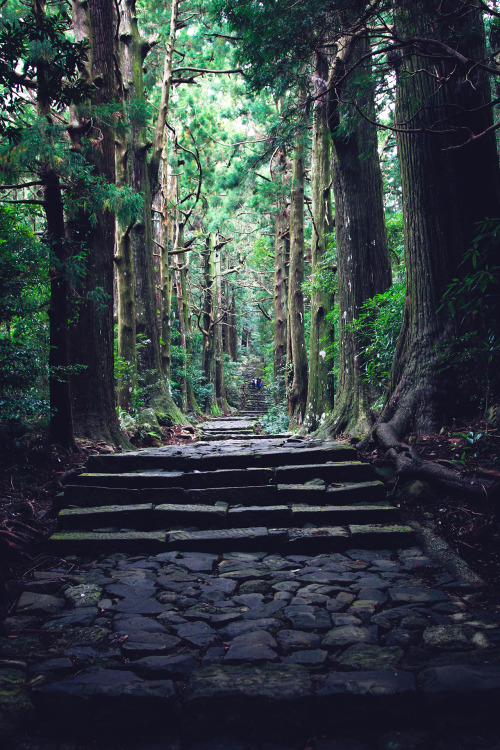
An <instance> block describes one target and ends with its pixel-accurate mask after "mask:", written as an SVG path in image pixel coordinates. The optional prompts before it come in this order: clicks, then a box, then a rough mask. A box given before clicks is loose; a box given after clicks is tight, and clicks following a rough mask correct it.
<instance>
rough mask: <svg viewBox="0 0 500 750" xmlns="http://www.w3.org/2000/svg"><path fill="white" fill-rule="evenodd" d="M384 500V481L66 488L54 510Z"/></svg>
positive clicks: (347, 502)
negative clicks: (198, 486) (332, 483)
mask: <svg viewBox="0 0 500 750" xmlns="http://www.w3.org/2000/svg"><path fill="white" fill-rule="evenodd" d="M384 499H385V488H384V485H383V484H382V482H377V481H375V482H360V483H354V484H345V485H341V486H336V485H334V486H331V487H328V488H325V486H322V487H318V486H315V485H309V486H308V485H275V484H265V485H257V486H243V487H212V488H202V489H190V490H186V489H184V488H182V487H169V488H154V487H152V488H147V489H129V488H124V487H98V486H91V487H89V486H86V485H83V484H81V485H79V484H75V485H67V486H66V488H65V491H64V494H61V495H58V496H57V499H56V502H55V507H56V509H60V508H62V507H64V506H68V505H71V506H89V507H90V506H97V505H122V506H123V505H143V504H145V503H153V504H154V505H158V504H161V503H170V504H172V503H180V504H189V505H192V504H202V505H210V504H214V503H217V502H224V503H228V504H229V505H287V504H290V503H302V504H304V503H312V504H314V505H325V504H326V505H352V504H355V503H360V502H363V503H366V502H377V501H378V502H380V501H383V500H384Z"/></svg>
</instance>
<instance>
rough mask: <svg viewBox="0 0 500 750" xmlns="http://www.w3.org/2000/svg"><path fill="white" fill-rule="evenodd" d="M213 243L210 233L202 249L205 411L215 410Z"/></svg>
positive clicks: (214, 240) (214, 241)
mask: <svg viewBox="0 0 500 750" xmlns="http://www.w3.org/2000/svg"><path fill="white" fill-rule="evenodd" d="M215 243H216V235H215V234H213V233H212V234H210V235H209V236H208V237H207V239H206V243H205V251H204V299H203V322H202V331H203V350H202V362H201V366H202V370H203V376H204V381H205V385H210V386H211V387H212V392H211V394H210V396H208V397H207V399H206V401H205V404H204V411H205V412H216V411H217V401H216V397H215V387H214V384H215V353H214V292H215Z"/></svg>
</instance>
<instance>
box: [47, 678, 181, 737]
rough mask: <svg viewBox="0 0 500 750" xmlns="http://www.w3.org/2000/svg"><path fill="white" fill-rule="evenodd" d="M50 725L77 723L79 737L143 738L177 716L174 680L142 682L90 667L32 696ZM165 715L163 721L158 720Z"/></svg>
mask: <svg viewBox="0 0 500 750" xmlns="http://www.w3.org/2000/svg"><path fill="white" fill-rule="evenodd" d="M34 698H35V702H37V703H41V705H42V707H43V712H44V719H45V720H46V721H50V722H54V721H57V725H58V726H65V725H69V726H70V727H72V728H74V723H75V722H79V729H78V731H79V734H81V735H83V736H85V735H87V734H90V735H91V736H94V737H95V736H96V733H97V734H101V735H109V734H113V735H115V734H122V733H123V734H128V733H130V734H132V735H134V734H142V733H143V732H144V731H146V732H148V731H150V729H151V726H152V725H154V724H158V723H159V722H160V721H161V722H165V721H167V722H168V721H169V720H170V721H171V720H172V719H173V718H174V716H175V704H174V698H175V688H174V685H173V682H172V681H171V680H158V679H156V680H143V679H142V678H140V677H138V676H137V675H136V674H134V672H131V671H127V670H119V669H101V668H90V669H88V670H83V671H81V672H80V673H78V674H77V675H75V676H74V677H71V678H70V679H68V680H64V681H62V682H54V683H52V684H49V685H43V686H42V687H41V688H39V689H38V690H36V691H35V693H34ZM160 717H161V718H160Z"/></svg>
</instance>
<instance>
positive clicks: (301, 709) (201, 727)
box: [184, 664, 313, 742]
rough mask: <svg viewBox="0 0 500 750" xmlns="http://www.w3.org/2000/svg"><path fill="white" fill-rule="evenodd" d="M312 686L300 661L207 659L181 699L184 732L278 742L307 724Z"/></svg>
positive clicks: (194, 735) (191, 736)
mask: <svg viewBox="0 0 500 750" xmlns="http://www.w3.org/2000/svg"><path fill="white" fill-rule="evenodd" d="M312 698H313V691H312V684H311V679H310V676H309V672H308V670H307V669H306V668H305V667H303V666H301V665H295V664H291V665H277V664H266V665H258V664H256V665H253V666H233V665H216V664H214V665H211V666H209V667H204V668H202V669H200V671H199V672H198V673H197V674H195V675H193V678H192V680H191V682H190V683H189V686H188V691H187V694H186V699H185V717H186V721H185V725H184V731H185V733H186V734H187V736H188V737H190V738H191V739H192V738H195V737H200V738H204V739H205V738H206V737H207V736H214V735H215V736H218V737H220V736H224V735H225V734H229V735H233V736H235V735H236V736H239V737H241V736H242V733H243V734H244V736H245V738H257V737H260V738H262V739H264V738H265V739H266V740H268V741H269V740H271V741H272V740H274V741H280V742H282V741H283V740H284V739H287V738H292V737H294V736H295V734H296V732H299V733H302V732H303V731H304V727H305V726H310V725H311V720H312V706H313V702H312Z"/></svg>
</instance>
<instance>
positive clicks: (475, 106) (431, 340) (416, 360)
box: [382, 0, 500, 438]
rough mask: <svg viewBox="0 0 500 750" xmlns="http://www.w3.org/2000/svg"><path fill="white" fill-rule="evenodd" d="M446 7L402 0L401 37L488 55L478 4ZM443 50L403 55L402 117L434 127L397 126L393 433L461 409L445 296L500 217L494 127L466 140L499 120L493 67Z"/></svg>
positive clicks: (413, 48) (402, 121)
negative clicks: (484, 230)
mask: <svg viewBox="0 0 500 750" xmlns="http://www.w3.org/2000/svg"><path fill="white" fill-rule="evenodd" d="M446 10H447V13H446V16H445V15H444V13H443V15H441V12H440V10H439V9H435V8H431V7H430V6H429V4H428V3H425V2H415V1H414V0H411V1H410V0H398V2H397V3H396V7H395V31H396V33H397V34H398V35H400V36H401V38H403V39H404V38H405V37H406V36H408V35H410V36H419V37H425V38H427V39H431V40H432V39H436V40H438V41H440V42H445V43H447V44H448V45H449V46H451V47H453V48H455V49H457V50H458V51H459V52H460V53H461V54H462V55H463V56H464V57H465V58H466V59H470V60H478V59H483V57H484V54H485V41H484V28H483V23H482V18H481V13H480V11H479V9H478V8H477V7H476V6H475V5H474V4H472V3H470V4H464V3H463V2H460V0H452V1H451V2H449V3H448V4H447V9H446ZM439 49H440V48H437V47H436V46H434V47H432V43H431V46H430V47H429V46H425V44H424V46H422V45H419V44H418V43H417V44H413V45H410V46H409V47H408V48H406V49H405V51H404V53H403V54H402V56H401V57H400V58H399V59H398V60H397V61H396V72H397V101H396V124H397V125H398V126H400V127H401V128H403V129H405V126H406V127H407V126H408V124H410V126H411V128H412V129H417V130H418V129H420V128H421V129H425V130H426V131H427V132H420V133H419V132H417V133H405V132H398V133H397V146H398V155H399V160H400V164H401V180H402V190H403V209H404V214H403V215H404V231H405V262H406V273H407V292H406V305H405V314H404V322H403V327H402V330H401V333H400V336H399V340H398V344H397V348H396V356H395V359H394V363H393V369H392V375H391V384H390V397H389V399H388V402H387V405H386V407H385V409H384V412H383V415H382V421H383V422H388V423H389V424H388V429H389V430H390V431H392V434H393V436H394V437H395V438H398V437H399V438H401V436H403V435H404V434H405V432H406V431H407V430H408V428H409V427H410V425H411V428H412V430H414V431H415V432H417V433H428V432H433V431H436V430H438V429H439V428H440V427H441V425H442V424H443V423H444V421H445V420H446V419H447V418H448V417H449V416H450V414H451V412H452V410H453V409H454V408H456V405H457V400H458V393H457V391H456V385H455V383H454V382H453V381H452V380H451V379H450V377H449V375H448V376H447V377H446V379H445V378H444V377H443V375H442V374H440V372H439V367H438V362H437V360H438V350H439V346H440V345H441V343H442V342H443V341H444V340H445V339H446V338H448V337H450V336H453V335H454V326H453V321H452V318H451V315H450V312H449V310H448V308H447V307H441V301H442V296H443V293H444V292H445V290H446V288H447V286H448V285H449V284H450V282H451V281H452V279H454V278H455V277H458V278H459V277H460V276H461V274H463V272H464V270H463V268H460V263H461V261H462V259H463V256H464V252H465V251H466V250H467V248H468V247H469V246H470V243H471V241H472V239H473V237H474V234H475V231H476V229H475V226H476V223H477V222H478V221H480V220H481V219H484V218H485V217H490V216H499V215H500V213H499V211H500V197H499V196H500V188H499V185H500V182H499V170H498V159H497V156H496V150H495V139H494V135H493V134H491V135H485V136H483V137H482V138H480V139H478V140H476V141H472V142H470V143H465V142H466V141H467V140H468V138H469V136H470V131H472V132H474V133H478V132H482V131H484V130H486V128H488V127H489V126H490V125H491V124H492V115H491V109H490V107H488V106H485V105H487V104H488V103H489V102H490V89H489V82H488V78H487V74H486V73H485V72H484V71H482V70H481V68H480V67H479V66H476V65H474V64H473V63H468V62H465V63H464V62H461V61H460V60H457V59H456V58H455V57H453V58H452V57H447V56H446V54H445V53H442V52H441V51H437V50H439ZM430 51H431V52H432V56H431V57H430V56H429V52H430ZM454 129H456V131H455V132H453V131H454ZM469 129H470V130H469ZM439 131H448V132H443V133H442V134H439ZM461 144H464V145H462V147H461V148H455V147H456V146H460V145H461Z"/></svg>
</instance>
